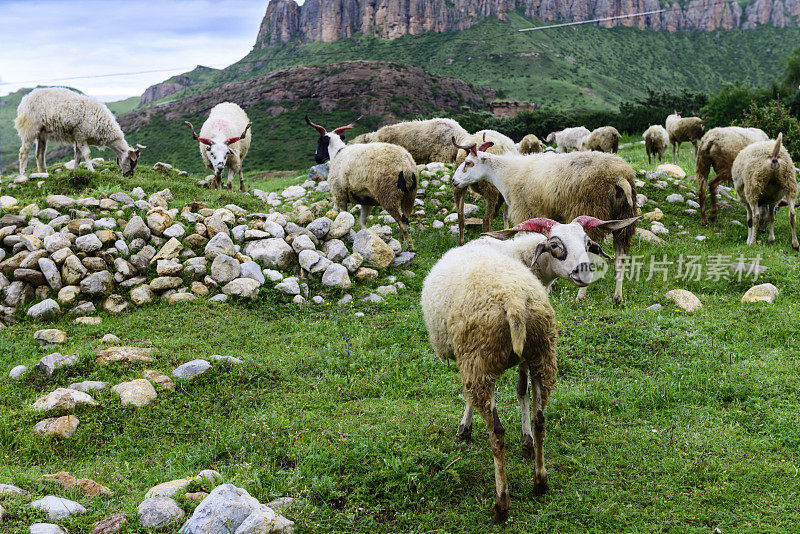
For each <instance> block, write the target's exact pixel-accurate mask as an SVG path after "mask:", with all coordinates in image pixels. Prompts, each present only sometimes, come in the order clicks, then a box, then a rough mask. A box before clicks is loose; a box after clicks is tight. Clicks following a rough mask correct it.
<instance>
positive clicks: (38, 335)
mask: <svg viewBox="0 0 800 534" xmlns="http://www.w3.org/2000/svg"><path fill="white" fill-rule="evenodd" d="M33 339H34V340H35V341H38V342H39V343H41V344H42V345H50V344H61V343H66V342H67V334H66V332H64V331H62V330H58V329H57V328H48V329H45V330H37V331H36V332H34V334H33Z"/></svg>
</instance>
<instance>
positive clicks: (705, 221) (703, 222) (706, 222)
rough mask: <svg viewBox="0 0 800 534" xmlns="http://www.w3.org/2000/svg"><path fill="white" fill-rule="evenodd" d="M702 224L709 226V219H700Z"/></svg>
mask: <svg viewBox="0 0 800 534" xmlns="http://www.w3.org/2000/svg"><path fill="white" fill-rule="evenodd" d="M700 226H708V221H707V220H705V219H700Z"/></svg>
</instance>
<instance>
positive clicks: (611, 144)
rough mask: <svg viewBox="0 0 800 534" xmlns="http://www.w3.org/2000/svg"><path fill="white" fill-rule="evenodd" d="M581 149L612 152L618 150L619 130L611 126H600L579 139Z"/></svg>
mask: <svg viewBox="0 0 800 534" xmlns="http://www.w3.org/2000/svg"><path fill="white" fill-rule="evenodd" d="M581 150H596V151H598V152H613V153H614V154H616V153H617V151H618V150H619V132H618V131H617V129H616V128H614V127H613V126H601V127H600V128H596V129H594V130H592V132H591V133H590V134H589V135H587V136H586V137H584V138H583V139H582V140H581Z"/></svg>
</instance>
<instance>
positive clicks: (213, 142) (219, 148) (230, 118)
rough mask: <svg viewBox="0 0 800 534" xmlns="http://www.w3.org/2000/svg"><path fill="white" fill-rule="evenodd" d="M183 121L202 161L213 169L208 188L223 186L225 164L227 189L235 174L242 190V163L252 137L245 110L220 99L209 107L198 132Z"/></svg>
mask: <svg viewBox="0 0 800 534" xmlns="http://www.w3.org/2000/svg"><path fill="white" fill-rule="evenodd" d="M186 124H187V125H188V126H189V128H191V129H192V136H193V137H194V139H195V140H196V141H198V143H199V146H200V156H201V157H202V158H203V163H204V164H205V166H206V167H207V168H209V169H211V170H212V171H214V181H213V182H212V183H211V188H212V189H220V188H222V171H224V170H225V167H227V168H228V189H233V177H234V176H236V174H237V173H238V174H239V188H240V189H241V190H242V191H244V190H245V187H244V173H243V170H242V164H243V162H244V157H245V156H246V155H247V151H248V150H249V149H250V141H251V140H252V133H251V132H250V126H252V123H251V122H250V119H248V118H247V113H245V112H244V110H243V109H242V108H240V107H239V106H238V105H237V104H234V103H233V102H222V103H221V104H217V105H216V106H214V107H213V108H211V112H210V113H209V114H208V119H206V121H205V122H204V123H203V126H202V128H200V135H197V133H196V132H195V131H194V126H192V123H191V122H188V121H187V122H186ZM231 145H233V146H231Z"/></svg>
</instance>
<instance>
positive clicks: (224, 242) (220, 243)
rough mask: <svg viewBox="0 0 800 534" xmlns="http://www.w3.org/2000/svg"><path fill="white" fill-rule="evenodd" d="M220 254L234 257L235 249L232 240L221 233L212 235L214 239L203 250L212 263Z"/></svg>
mask: <svg viewBox="0 0 800 534" xmlns="http://www.w3.org/2000/svg"><path fill="white" fill-rule="evenodd" d="M287 246H288V245H287ZM220 254H225V255H226V256H231V257H233V256H235V255H236V247H235V246H234V244H233V240H231V238H230V236H229V235H228V234H226V233H222V232H220V233H217V234H216V235H214V237H212V238H211V239H210V240H209V242H208V243H206V248H205V257H206V259H207V260H209V261H213V260H214V258H216V257H217V256H219V255H220Z"/></svg>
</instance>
